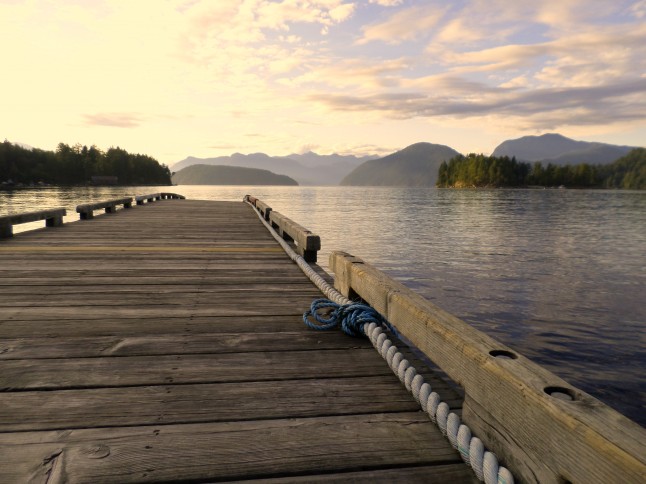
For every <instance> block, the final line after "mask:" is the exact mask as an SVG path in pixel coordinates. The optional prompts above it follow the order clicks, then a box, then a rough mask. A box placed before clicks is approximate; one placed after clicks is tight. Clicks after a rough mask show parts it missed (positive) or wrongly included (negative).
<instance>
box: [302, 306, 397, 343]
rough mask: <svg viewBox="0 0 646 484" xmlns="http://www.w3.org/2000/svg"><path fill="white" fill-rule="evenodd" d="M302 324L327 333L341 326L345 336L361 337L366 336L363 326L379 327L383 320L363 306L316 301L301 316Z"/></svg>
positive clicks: (375, 312)
mask: <svg viewBox="0 0 646 484" xmlns="http://www.w3.org/2000/svg"><path fill="white" fill-rule="evenodd" d="M312 319H313V320H314V321H312ZM303 322H304V323H305V324H306V325H307V326H308V327H309V328H312V329H316V330H319V331H327V330H330V329H333V328H335V327H336V326H339V325H341V329H342V330H343V332H344V333H345V334H347V335H350V336H362V335H364V334H366V333H365V332H364V325H366V324H370V323H375V325H376V326H377V327H380V326H381V325H382V324H383V323H384V322H385V320H384V318H383V317H382V316H381V314H379V313H378V312H377V311H375V310H374V309H373V308H371V307H370V306H366V305H365V304H359V303H350V304H344V305H341V304H337V303H335V302H333V301H330V300H329V299H316V300H315V301H313V302H312V305H311V307H310V309H308V310H307V311H306V312H305V314H303ZM366 329H367V328H366Z"/></svg>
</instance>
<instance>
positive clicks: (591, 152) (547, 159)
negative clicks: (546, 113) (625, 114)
mask: <svg viewBox="0 0 646 484" xmlns="http://www.w3.org/2000/svg"><path fill="white" fill-rule="evenodd" d="M634 148H636V147H635V146H622V145H613V144H609V143H599V142H595V141H577V140H574V139H571V138H567V137H566V136H563V135H561V134H558V133H545V134H542V135H540V136H522V137H520V138H516V139H511V140H506V141H503V142H502V143H500V144H499V145H498V146H497V147H496V148H495V149H494V151H493V153H492V154H491V156H498V157H500V156H509V157H510V158H511V157H513V156H515V157H516V159H518V160H520V161H529V162H535V161H540V162H541V163H543V164H548V163H552V164H554V165H572V164H579V163H588V164H591V165H597V164H602V165H603V164H609V163H612V162H614V161H615V160H617V159H619V158H621V157H622V156H624V155H625V154H626V153H628V152H629V151H630V150H632V149H634Z"/></svg>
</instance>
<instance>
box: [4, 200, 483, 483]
mask: <svg viewBox="0 0 646 484" xmlns="http://www.w3.org/2000/svg"><path fill="white" fill-rule="evenodd" d="M318 297H321V293H320V292H319V290H318V289H316V287H315V286H313V285H312V284H311V283H310V281H309V280H308V279H307V277H305V276H304V275H303V273H302V272H301V271H300V269H298V267H297V266H296V265H295V264H294V263H293V262H292V261H291V260H290V259H289V258H288V257H287V256H286V255H285V254H284V252H283V250H282V249H281V248H280V246H279V245H278V244H277V242H276V241H275V240H274V239H273V238H272V237H271V236H270V234H269V233H268V232H267V230H266V228H265V227H263V225H262V224H261V223H260V221H259V220H258V218H257V216H256V214H255V213H254V211H253V209H252V208H251V207H249V206H248V205H246V204H243V203H241V202H205V201H191V200H162V201H159V202H155V203H147V204H145V205H143V206H133V207H132V208H130V209H120V210H118V211H116V213H111V214H106V215H103V216H98V217H95V218H93V219H91V220H84V221H79V222H74V223H70V224H64V225H63V226H60V227H54V228H46V229H45V228H44V229H42V230H36V231H32V232H27V233H24V234H18V235H16V236H14V237H13V238H8V239H4V240H0V390H1V391H0V482H2V483H4V484H9V483H24V482H39V483H40V482H42V483H48V484H52V483H63V482H70V483H76V482H84V483H103V482H114V483H129V482H218V481H237V480H249V481H252V480H262V481H263V482H278V481H280V482H341V481H343V482H346V481H353V482H376V481H384V482H386V481H387V482H397V481H399V482H437V483H444V482H452V483H457V482H476V479H475V477H474V474H473V472H472V471H471V470H470V468H468V467H467V466H466V465H464V463H462V460H461V459H460V456H459V454H458V452H457V451H456V450H454V449H453V448H452V447H451V445H450V444H449V443H448V441H447V440H446V439H445V438H444V437H443V436H442V435H441V433H440V431H439V430H438V429H437V427H436V426H435V425H434V424H432V423H431V421H430V420H429V419H428V417H427V415H425V414H424V413H423V412H421V411H420V410H419V406H418V405H417V404H416V403H415V401H414V400H413V398H412V397H411V396H410V394H409V393H408V392H407V391H406V390H405V389H404V388H403V387H402V385H401V384H400V382H399V380H398V379H397V377H396V376H395V375H394V374H393V373H392V372H391V370H390V368H389V367H388V365H387V364H386V363H385V362H384V360H383V359H382V358H380V357H379V355H378V354H377V353H376V352H375V351H374V349H373V348H372V346H371V345H370V343H369V342H368V341H367V340H366V339H355V338H351V337H348V336H345V335H343V334H342V333H340V332H337V331H335V332H330V333H320V332H315V331H312V330H309V329H307V328H306V327H305V325H304V324H303V322H302V314H303V312H304V311H305V310H306V309H307V308H308V307H309V305H310V303H311V302H312V300H313V299H315V298H318ZM410 359H411V361H413V360H414V357H413V356H412V355H411V356H410ZM417 366H418V368H420V367H421V364H418V365H417ZM425 377H426V379H427V381H431V382H432V385H433V388H434V390H436V391H439V392H441V394H442V396H443V398H444V399H445V400H446V401H447V402H448V403H449V404H450V405H451V407H452V409H454V410H456V411H458V412H459V409H460V406H461V398H460V397H459V396H458V395H457V394H456V393H455V391H454V390H452V388H451V387H449V386H448V385H446V384H445V383H444V382H442V381H440V380H438V379H437V378H435V377H434V376H433V375H432V374H431V373H430V372H426V373H425Z"/></svg>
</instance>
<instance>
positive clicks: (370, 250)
mask: <svg viewBox="0 0 646 484" xmlns="http://www.w3.org/2000/svg"><path fill="white" fill-rule="evenodd" d="M154 191H175V192H178V193H181V194H183V195H185V196H187V197H188V198H191V199H205V200H235V201H240V200H242V197H243V196H244V195H245V194H247V193H249V194H252V195H254V196H256V197H259V198H261V199H262V200H264V201H266V202H267V203H268V204H269V205H270V206H271V207H273V208H274V209H275V210H278V211H280V212H281V213H283V214H285V215H287V216H289V217H290V218H292V219H294V220H296V221H297V222H298V223H300V224H301V225H304V226H305V227H307V228H309V229H310V230H312V231H314V232H315V233H317V234H319V235H320V236H321V240H322V245H323V247H322V251H321V253H320V256H319V260H320V264H321V265H322V266H324V267H325V266H327V256H328V254H329V252H330V251H331V250H344V251H346V252H350V253H352V254H353V255H356V256H359V257H361V258H363V259H365V260H366V261H367V262H370V263H372V264H374V265H375V266H377V267H378V268H380V269H382V270H384V271H385V272H387V273H388V274H390V275H391V276H393V277H394V278H396V279H398V280H400V281H401V282H403V283H404V284H406V285H407V286H409V287H411V288H412V289H414V290H415V291H417V292H419V293H420V294H422V295H423V296H425V297H426V298H427V299H429V300H431V301H433V302H434V303H435V304H437V305H438V306H440V307H442V308H443V309H445V310H447V311H449V312H451V313H453V314H455V315H456V316H458V317H460V318H462V319H464V320H466V321H467V322H469V323H471V324H472V325H474V326H475V327H477V328H478V329H480V330H482V331H484V332H486V333H488V334H489V335H491V336H493V337H494V338H497V339H499V340H501V341H502V342H504V343H505V344H507V345H508V346H510V347H512V348H514V349H516V350H517V351H519V352H520V353H522V354H524V355H525V356H527V357H529V358H531V359H533V360H534V361H536V362H537V363H540V364H542V365H544V366H546V367H547V368H548V369H550V370H551V371H553V372H554V373H556V374H558V375H559V376H561V377H563V378H564V379H566V380H568V381H570V382H571V383H572V384H574V385H576V386H578V387H579V388H581V389H583V390H585V391H587V392H588V393H591V394H592V395H594V396H596V397H597V398H599V399H601V400H602V401H604V402H605V403H607V404H609V405H611V406H612V407H614V408H616V409H617V410H619V411H621V412H622V413H624V414H625V415H627V416H629V417H630V418H632V419H633V420H635V421H638V422H639V423H640V424H642V425H644V426H646V412H645V411H644V410H645V408H646V380H645V378H644V374H646V305H645V304H644V297H645V296H646V290H645V289H646V256H645V254H646V193H645V192H630V191H580V190H437V189H423V188H411V189H406V188H358V187H357V188H349V187H217V186H179V187H172V188H171V187H162V188H159V189H156V188H151V187H144V188H73V189H53V188H46V189H35V190H21V191H14V192H2V191H0V214H5V213H14V212H21V211H31V210H36V209H40V208H44V207H55V206H63V207H66V208H68V213H69V214H70V215H69V216H68V217H67V220H75V219H76V218H77V217H76V216H75V215H76V214H75V213H74V207H75V205H76V204H78V203H87V202H90V201H93V200H102V199H108V198H114V197H117V196H125V195H135V194H144V193H151V192H154ZM41 225H42V224H41ZM41 225H37V226H41Z"/></svg>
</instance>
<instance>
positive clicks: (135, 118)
mask: <svg viewBox="0 0 646 484" xmlns="http://www.w3.org/2000/svg"><path fill="white" fill-rule="evenodd" d="M83 118H84V124H86V125H90V126H112V127H115V128H136V127H137V126H140V125H141V123H142V121H143V117H142V116H141V115H139V114H134V113H97V114H84V115H83Z"/></svg>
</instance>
